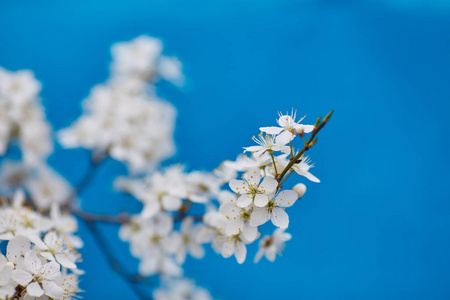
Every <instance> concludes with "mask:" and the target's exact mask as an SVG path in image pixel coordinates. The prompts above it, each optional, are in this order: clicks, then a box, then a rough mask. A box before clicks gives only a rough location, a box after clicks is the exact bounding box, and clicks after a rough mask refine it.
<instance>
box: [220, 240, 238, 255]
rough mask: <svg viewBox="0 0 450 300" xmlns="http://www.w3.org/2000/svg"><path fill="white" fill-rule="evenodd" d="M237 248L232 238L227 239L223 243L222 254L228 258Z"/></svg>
mask: <svg viewBox="0 0 450 300" xmlns="http://www.w3.org/2000/svg"><path fill="white" fill-rule="evenodd" d="M234 250H235V246H234V242H233V241H232V240H231V239H226V240H225V242H224V243H223V245H222V249H221V251H220V252H221V254H222V256H223V257H225V258H227V257H230V256H231V255H233V253H234Z"/></svg>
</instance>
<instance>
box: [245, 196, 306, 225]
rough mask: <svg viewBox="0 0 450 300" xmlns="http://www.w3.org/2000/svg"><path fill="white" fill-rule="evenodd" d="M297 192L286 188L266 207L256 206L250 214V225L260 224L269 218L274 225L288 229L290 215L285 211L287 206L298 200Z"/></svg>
mask: <svg viewBox="0 0 450 300" xmlns="http://www.w3.org/2000/svg"><path fill="white" fill-rule="evenodd" d="M297 199H298V197H297V193H296V192H294V191H292V190H284V191H282V192H280V193H278V195H277V196H276V198H275V199H274V200H270V201H269V203H267V206H265V207H255V209H254V210H253V212H252V214H251V216H250V225H252V226H260V225H262V224H264V223H266V222H267V221H269V220H272V223H273V225H275V226H277V227H280V228H283V229H286V228H287V227H288V226H289V216H288V214H287V213H286V212H285V211H284V209H285V208H286V207H291V206H292V205H294V203H295V201H297Z"/></svg>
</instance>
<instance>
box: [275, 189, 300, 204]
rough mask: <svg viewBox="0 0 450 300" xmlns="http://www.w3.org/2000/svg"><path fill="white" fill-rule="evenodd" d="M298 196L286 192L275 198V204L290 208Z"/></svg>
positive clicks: (288, 191)
mask: <svg viewBox="0 0 450 300" xmlns="http://www.w3.org/2000/svg"><path fill="white" fill-rule="evenodd" d="M297 199H298V195H297V193H296V192H294V191H292V190H284V191H282V192H281V193H279V194H278V196H277V197H276V198H275V204H276V205H277V206H281V207H290V206H292V205H294V203H295V201H297Z"/></svg>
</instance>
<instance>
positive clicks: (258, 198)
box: [253, 194, 269, 207]
mask: <svg viewBox="0 0 450 300" xmlns="http://www.w3.org/2000/svg"><path fill="white" fill-rule="evenodd" d="M253 201H254V203H255V205H256V206H258V207H264V206H266V205H267V203H269V197H267V195H263V194H256V195H255V199H253Z"/></svg>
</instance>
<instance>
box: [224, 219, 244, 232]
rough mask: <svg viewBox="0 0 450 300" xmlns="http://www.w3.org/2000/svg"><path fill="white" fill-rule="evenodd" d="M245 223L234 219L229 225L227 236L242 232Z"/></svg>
mask: <svg viewBox="0 0 450 300" xmlns="http://www.w3.org/2000/svg"><path fill="white" fill-rule="evenodd" d="M243 225H244V222H242V220H241V219H232V220H230V221H229V222H228V223H227V227H226V234H227V235H233V234H238V233H239V232H241V231H242V227H243Z"/></svg>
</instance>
